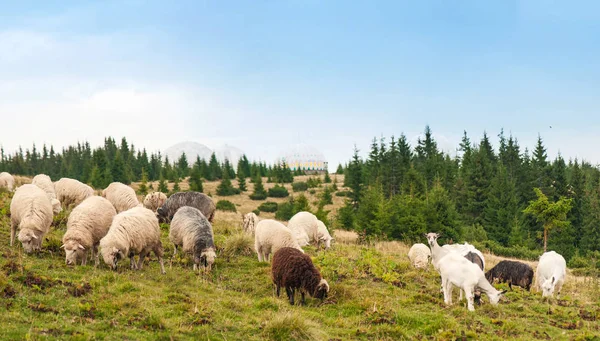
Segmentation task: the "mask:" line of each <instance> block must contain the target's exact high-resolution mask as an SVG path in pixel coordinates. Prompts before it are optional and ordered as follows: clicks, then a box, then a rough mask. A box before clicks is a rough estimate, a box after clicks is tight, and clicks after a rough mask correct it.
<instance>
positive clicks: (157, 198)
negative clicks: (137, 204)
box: [144, 192, 167, 212]
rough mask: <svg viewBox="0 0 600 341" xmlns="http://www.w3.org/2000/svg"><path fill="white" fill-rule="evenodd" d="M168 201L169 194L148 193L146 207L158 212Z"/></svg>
mask: <svg viewBox="0 0 600 341" xmlns="http://www.w3.org/2000/svg"><path fill="white" fill-rule="evenodd" d="M165 201H167V195H166V194H164V193H162V192H152V193H148V194H147V195H146V197H145V198H144V207H145V208H147V209H149V210H151V211H153V212H156V210H157V209H158V208H159V207H161V206H162V205H164V203H165Z"/></svg>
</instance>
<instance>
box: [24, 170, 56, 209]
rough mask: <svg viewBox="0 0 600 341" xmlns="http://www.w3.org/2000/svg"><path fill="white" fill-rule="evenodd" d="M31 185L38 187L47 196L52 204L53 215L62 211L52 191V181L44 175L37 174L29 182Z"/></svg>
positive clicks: (54, 192)
mask: <svg viewBox="0 0 600 341" xmlns="http://www.w3.org/2000/svg"><path fill="white" fill-rule="evenodd" d="M31 184H33V185H36V186H38V187H39V188H41V189H42V190H43V191H44V192H46V195H47V196H48V199H49V200H50V203H51V204H52V211H53V212H54V214H59V213H60V212H61V211H62V206H61V204H60V201H58V199H56V191H55V190H54V183H52V179H50V177H49V176H48V175H46V174H38V175H36V176H34V177H33V180H31Z"/></svg>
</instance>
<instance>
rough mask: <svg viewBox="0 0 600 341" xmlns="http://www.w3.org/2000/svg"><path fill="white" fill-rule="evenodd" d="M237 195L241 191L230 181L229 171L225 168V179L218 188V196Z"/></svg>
mask: <svg viewBox="0 0 600 341" xmlns="http://www.w3.org/2000/svg"><path fill="white" fill-rule="evenodd" d="M235 194H239V191H238V190H237V189H235V188H233V186H232V185H231V180H230V179H229V172H228V171H227V168H224V169H223V179H222V180H221V183H220V184H219V186H218V187H217V195H220V196H230V195H235Z"/></svg>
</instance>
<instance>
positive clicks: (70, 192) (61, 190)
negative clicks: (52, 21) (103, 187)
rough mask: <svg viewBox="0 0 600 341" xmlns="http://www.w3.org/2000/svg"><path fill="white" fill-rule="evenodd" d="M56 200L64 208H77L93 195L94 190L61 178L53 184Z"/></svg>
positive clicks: (77, 182)
mask: <svg viewBox="0 0 600 341" xmlns="http://www.w3.org/2000/svg"><path fill="white" fill-rule="evenodd" d="M54 189H55V191H56V198H57V199H58V201H60V202H61V203H62V204H63V205H64V206H65V207H68V206H69V205H74V206H77V205H79V204H80V203H81V202H82V201H84V200H85V199H87V198H88V197H91V196H92V195H94V189H93V188H91V187H90V186H88V185H86V184H84V183H81V182H79V181H77V180H75V179H69V178H61V179H60V180H58V181H56V182H55V183H54Z"/></svg>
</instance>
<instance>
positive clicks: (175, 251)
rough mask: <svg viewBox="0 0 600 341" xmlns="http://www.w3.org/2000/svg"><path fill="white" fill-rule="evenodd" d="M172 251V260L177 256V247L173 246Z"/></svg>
mask: <svg viewBox="0 0 600 341" xmlns="http://www.w3.org/2000/svg"><path fill="white" fill-rule="evenodd" d="M173 247H174V250H173V258H175V255H176V254H177V245H175V244H173Z"/></svg>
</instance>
